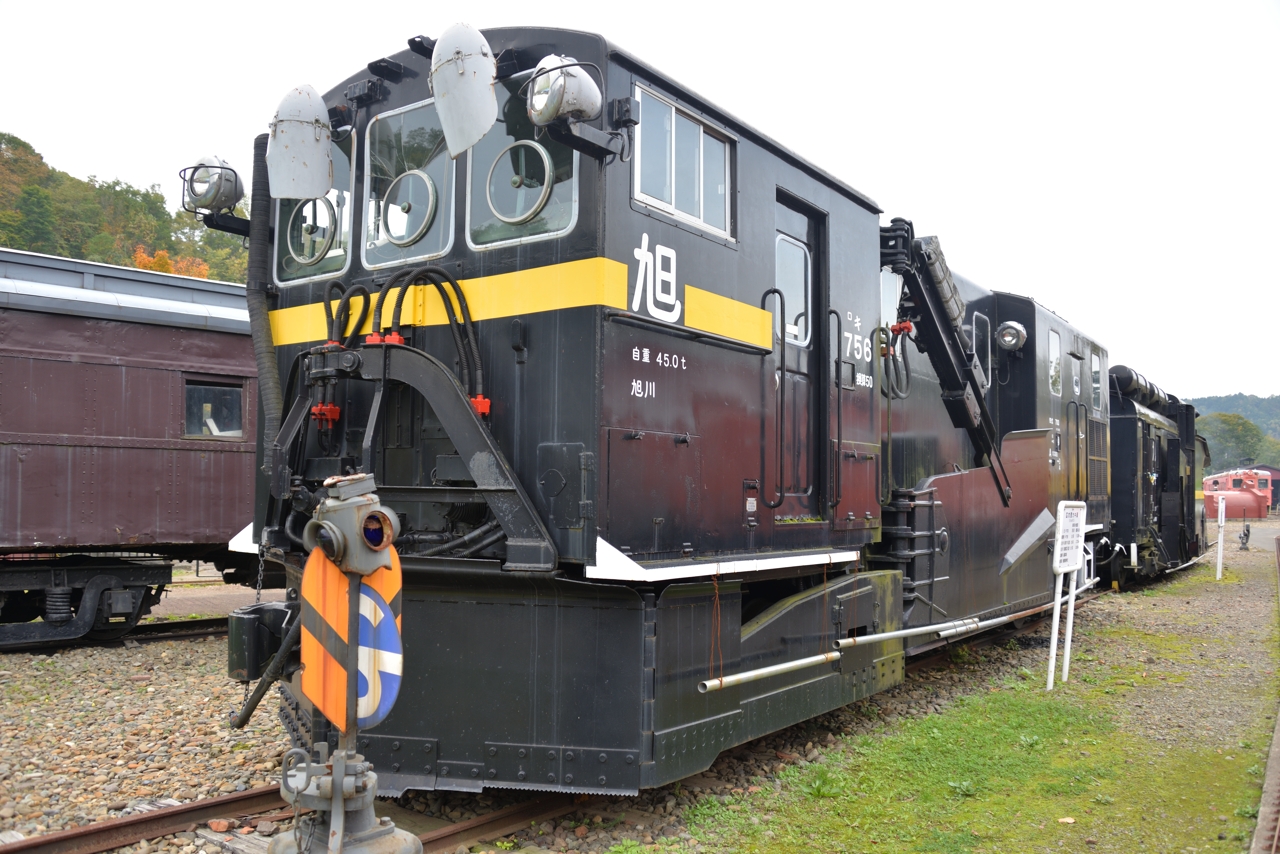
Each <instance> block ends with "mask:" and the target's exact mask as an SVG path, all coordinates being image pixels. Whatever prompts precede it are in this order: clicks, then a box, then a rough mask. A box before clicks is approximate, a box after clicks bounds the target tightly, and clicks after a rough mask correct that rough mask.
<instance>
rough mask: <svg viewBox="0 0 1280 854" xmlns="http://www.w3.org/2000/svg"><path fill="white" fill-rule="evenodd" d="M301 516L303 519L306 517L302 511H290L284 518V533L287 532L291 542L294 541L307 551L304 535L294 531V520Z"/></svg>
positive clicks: (286, 534)
mask: <svg viewBox="0 0 1280 854" xmlns="http://www.w3.org/2000/svg"><path fill="white" fill-rule="evenodd" d="M299 517H301V518H303V519H305V518H306V516H305V515H303V514H302V513H299V512H298V511H297V510H290V511H289V515H288V517H287V518H286V519H285V520H284V533H285V536H287V537H288V538H289V541H290V542H291V543H293V544H294V545H295V546H297V547H298V548H300V549H303V550H304V551H305V550H306V546H305V545H303V543H302V536H301V535H299V534H296V533H294V531H293V520H294V519H297V518H299Z"/></svg>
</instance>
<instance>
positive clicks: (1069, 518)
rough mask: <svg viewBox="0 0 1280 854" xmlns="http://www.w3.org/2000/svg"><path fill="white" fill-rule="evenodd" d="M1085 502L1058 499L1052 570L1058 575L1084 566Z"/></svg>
mask: <svg viewBox="0 0 1280 854" xmlns="http://www.w3.org/2000/svg"><path fill="white" fill-rule="evenodd" d="M1086 509H1087V508H1086V506H1085V503H1084V502H1083V501H1059V502H1058V523H1057V527H1056V532H1055V535H1054V541H1053V571H1054V572H1055V573H1056V574H1058V575H1066V574H1067V573H1068V572H1075V571H1076V570H1077V569H1079V568H1080V567H1082V566H1084V525H1085V510H1086Z"/></svg>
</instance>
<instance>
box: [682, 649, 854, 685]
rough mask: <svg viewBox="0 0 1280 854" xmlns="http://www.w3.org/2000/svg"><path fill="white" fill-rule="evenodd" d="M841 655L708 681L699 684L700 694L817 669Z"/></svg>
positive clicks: (831, 654) (800, 661) (827, 653)
mask: <svg viewBox="0 0 1280 854" xmlns="http://www.w3.org/2000/svg"><path fill="white" fill-rule="evenodd" d="M839 660H840V653H838V652H824V653H822V654H821V655H811V656H809V657H808V658H799V659H796V660H795V661H788V662H787V663H786V664H774V665H772V666H770V667H761V668H760V669H759V670H748V671H746V672H745V673H736V674H734V675H733V676H721V677H720V678H719V679H708V680H706V681H705V682H699V683H698V692H699V693H701V694H705V693H707V692H708V691H719V690H720V689H721V688H732V687H733V686H734V685H742V684H743V683H745V682H755V681H757V680H759V679H768V678H769V677H770V676H777V675H779V674H780V673H791V672H792V671H795V670H804V669H806V668H809V667H816V666H817V665H819V664H826V663H827V662H829V661H839Z"/></svg>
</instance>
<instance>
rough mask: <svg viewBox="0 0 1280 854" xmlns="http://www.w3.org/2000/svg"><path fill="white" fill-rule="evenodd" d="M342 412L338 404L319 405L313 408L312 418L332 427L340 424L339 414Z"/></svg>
mask: <svg viewBox="0 0 1280 854" xmlns="http://www.w3.org/2000/svg"><path fill="white" fill-rule="evenodd" d="M341 411H342V410H341V409H340V408H339V407H338V404H336V403H317V404H316V405H315V406H313V407H311V417H312V418H314V419H315V420H317V421H319V422H320V423H322V424H324V425H326V426H328V427H332V426H333V425H334V424H337V423H338V414H339V413H340V412H341Z"/></svg>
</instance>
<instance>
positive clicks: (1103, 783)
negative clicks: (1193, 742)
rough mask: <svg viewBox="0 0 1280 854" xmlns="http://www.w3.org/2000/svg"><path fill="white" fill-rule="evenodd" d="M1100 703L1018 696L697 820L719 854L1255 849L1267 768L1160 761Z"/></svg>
mask: <svg viewBox="0 0 1280 854" xmlns="http://www.w3.org/2000/svg"><path fill="white" fill-rule="evenodd" d="M1095 692H1097V693H1096V695H1095V696H1102V695H1101V692H1100V691H1099V690H1098V689H1097V688H1094V687H1084V688H1081V689H1080V690H1078V691H1061V692H1055V693H1053V694H1046V693H1045V692H1044V691H1043V690H1042V689H1041V688H1040V687H1039V686H1038V685H1036V686H1031V685H1028V684H1026V683H1018V684H1014V685H1011V686H1008V687H1006V688H1004V689H1001V690H993V691H990V692H987V693H985V694H981V695H976V696H972V697H968V698H964V699H961V700H959V701H957V702H956V703H955V704H954V705H953V706H952V707H951V708H950V709H949V710H948V711H947V713H946V714H944V715H935V716H930V717H927V718H923V719H916V720H909V721H905V722H903V723H901V724H900V725H899V726H897V727H896V728H895V729H894V730H893V731H892V732H889V733H886V734H884V735H881V736H878V737H863V738H859V739H856V740H851V741H849V742H846V744H845V748H846V749H845V750H843V751H838V752H833V753H832V754H831V755H830V756H829V757H828V760H827V762H826V763H824V764H822V765H812V766H809V767H807V768H794V769H789V770H788V771H787V772H785V773H784V774H783V788H782V791H780V792H776V793H774V792H762V793H759V794H756V795H750V796H746V797H744V798H739V799H737V801H730V802H729V803H722V802H720V801H718V800H716V799H707V800H705V801H703V802H702V803H700V804H699V805H698V806H696V807H695V808H694V809H693V810H691V811H690V813H689V814H688V818H689V819H690V823H691V827H692V829H693V831H694V833H695V835H696V836H697V837H698V838H699V839H701V840H702V841H704V842H705V843H708V844H709V847H711V848H712V850H716V851H721V850H723V851H730V850H732V851H742V852H782V851H810V850H823V851H835V852H841V851H846V852H862V851H878V852H886V851H904V852H916V851H918V852H938V854H960V852H999V851H1004V852H1015V851H1019V852H1020V851H1028V850H1042V849H1044V848H1045V847H1046V846H1051V847H1053V848H1054V849H1055V850H1068V851H1084V850H1091V851H1138V850H1167V849H1168V848H1178V849H1180V848H1182V847H1187V846H1191V847H1199V846H1203V845H1205V844H1206V843H1208V842H1210V841H1212V842H1213V843H1214V845H1215V846H1220V847H1217V848H1216V850H1235V849H1236V848H1237V847H1238V846H1234V845H1232V844H1231V843H1230V839H1231V836H1232V834H1245V835H1246V836H1247V835H1248V834H1249V833H1250V832H1251V830H1252V816H1253V815H1256V807H1257V801H1258V796H1259V791H1258V787H1257V783H1256V777H1255V776H1252V775H1251V774H1250V773H1249V771H1248V770H1247V766H1249V764H1250V761H1252V760H1253V758H1255V757H1261V755H1262V754H1261V752H1260V751H1258V750H1257V749H1252V750H1242V751H1241V755H1238V756H1236V757H1232V758H1227V757H1224V756H1223V755H1222V754H1219V753H1217V752H1214V751H1211V750H1207V749H1206V750H1173V749H1171V750H1167V751H1166V754H1167V755H1164V756H1159V755H1155V754H1154V753H1153V750H1152V746H1151V745H1150V744H1148V743H1146V742H1143V741H1142V740H1141V739H1138V738H1136V737H1133V736H1129V735H1126V734H1125V733H1123V732H1120V731H1119V730H1118V729H1117V728H1116V726H1115V724H1114V719H1113V717H1112V715H1111V714H1110V712H1109V711H1108V710H1106V709H1103V708H1098V707H1097V704H1096V703H1094V702H1091V701H1090V697H1089V696H1088V695H1090V694H1094V693H1095ZM1266 735H1267V733H1266V732H1265V730H1263V731H1260V732H1259V733H1258V736H1257V739H1258V741H1257V743H1259V744H1265V743H1266ZM1251 737H1252V736H1251ZM1246 759H1247V761H1241V760H1246ZM1192 780H1194V781H1198V782H1197V783H1196V784H1195V785H1188V781H1192ZM735 803H737V804H743V805H744V806H743V807H739V808H738V809H730V806H732V805H733V804H735ZM1251 811H1252V812H1251ZM1222 816H1226V821H1223V820H1221V817H1222ZM1063 818H1072V819H1074V821H1073V822H1071V823H1064V822H1060V821H1059V819H1063ZM1219 833H1222V834H1224V835H1226V836H1227V842H1225V843H1224V842H1220V841H1219V840H1218V835H1219ZM1086 839H1092V840H1094V842H1093V843H1086V841H1085V840H1086ZM1059 846H1062V848H1059Z"/></svg>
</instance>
